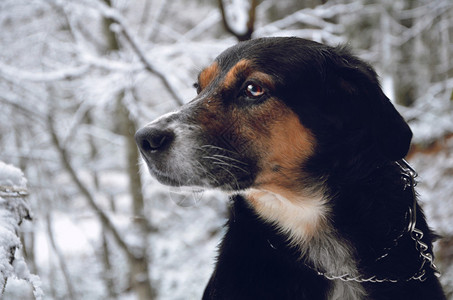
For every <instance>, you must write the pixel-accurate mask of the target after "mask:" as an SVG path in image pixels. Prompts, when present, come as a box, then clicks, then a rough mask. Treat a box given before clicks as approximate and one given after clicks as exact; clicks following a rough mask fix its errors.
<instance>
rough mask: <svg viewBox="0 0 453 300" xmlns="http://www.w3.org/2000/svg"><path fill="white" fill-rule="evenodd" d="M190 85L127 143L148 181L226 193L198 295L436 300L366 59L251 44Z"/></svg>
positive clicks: (401, 128) (383, 101)
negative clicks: (225, 209)
mask: <svg viewBox="0 0 453 300" xmlns="http://www.w3.org/2000/svg"><path fill="white" fill-rule="evenodd" d="M195 87H196V89H197V94H198V95H197V96H196V97H195V98H194V99H193V100H192V101H190V102H188V103H187V104H185V105H184V106H182V107H181V108H180V109H179V110H178V111H176V112H172V113H169V114H167V115H164V116H162V117H160V118H158V119H157V120H155V121H154V122H152V123H150V124H148V125H146V126H145V127H143V128H142V129H140V130H138V131H137V133H136V135H135V138H136V141H137V144H138V147H139V149H140V152H141V155H142V157H143V159H144V161H145V162H146V164H147V166H148V169H149V171H150V173H151V174H152V175H153V176H154V177H155V178H157V180H158V181H160V182H161V183H163V184H166V185H170V186H190V187H197V188H207V189H220V190H222V191H225V192H227V193H229V194H230V196H231V197H230V200H231V211H230V216H229V220H228V222H227V224H226V227H227V230H226V234H225V236H224V238H223V240H222V242H221V243H220V246H219V253H218V257H217V262H216V266H215V270H214V272H213V274H212V276H211V278H210V280H209V283H208V284H207V287H206V289H205V291H204V295H203V299H205V300H207V299H228V300H237V299H248V300H249V299H260V300H263V299H310V300H314V299H349V300H355V299H374V300H378V299H398V300H401V299H430V300H433V299H445V296H444V293H443V291H442V288H441V285H440V283H439V280H438V278H437V276H436V275H437V274H438V273H437V269H436V266H435V265H434V262H433V256H432V253H433V247H432V242H433V241H434V239H435V238H436V236H435V234H434V233H433V232H432V231H431V230H430V229H429V227H428V225H427V223H426V220H425V217H424V214H423V211H422V209H421V208H420V206H419V205H418V203H417V200H416V194H415V191H414V187H415V179H414V178H415V175H416V173H415V171H414V170H413V169H412V168H411V167H410V166H409V165H408V164H407V163H406V162H405V161H404V160H403V159H404V157H405V156H406V154H407V153H408V150H409V146H410V141H411V138H412V132H411V129H410V128H409V126H408V124H407V123H406V122H405V121H404V119H403V118H402V116H401V115H400V114H399V113H398V112H397V110H396V109H395V108H394V106H393V105H392V104H391V102H390V101H389V99H388V98H387V97H386V96H385V95H384V93H383V91H382V90H381V88H380V85H379V81H378V78H377V75H376V73H375V71H374V70H373V68H372V67H371V66H370V65H368V64H367V63H365V62H363V61H362V60H360V59H359V58H357V57H356V56H354V55H353V54H351V52H350V50H349V49H347V48H346V47H342V46H340V47H330V46H327V45H323V44H320V43H316V42H313V41H308V40H304V39H300V38H296V37H280V38H277V37H274V38H260V39H255V40H251V41H246V42H241V43H239V44H237V45H235V46H233V47H231V48H229V49H227V50H226V51H224V52H223V53H222V54H220V55H219V56H218V57H217V58H216V59H215V61H214V62H213V63H212V64H211V65H210V66H208V67H207V68H205V69H204V70H203V71H202V72H201V73H200V74H199V76H198V81H197V83H196V84H195Z"/></svg>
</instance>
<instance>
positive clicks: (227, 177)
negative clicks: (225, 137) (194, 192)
mask: <svg viewBox="0 0 453 300" xmlns="http://www.w3.org/2000/svg"><path fill="white" fill-rule="evenodd" d="M173 150H174V149H173ZM228 151H229V150H227V149H224V148H220V147H217V146H209V147H193V148H192V149H185V152H186V153H183V154H181V152H182V150H181V149H179V151H171V150H167V152H166V153H165V154H164V155H159V154H158V153H152V154H150V153H149V152H148V153H144V152H143V151H142V149H141V150H140V152H141V155H142V158H143V160H144V161H145V163H146V165H147V167H148V170H149V172H150V174H151V175H152V176H153V177H154V178H156V179H157V181H159V182H160V183H162V184H164V185H167V186H172V187H191V188H201V189H218V190H222V191H225V192H236V191H241V190H244V189H247V188H249V187H250V186H251V185H252V184H253V182H254V175H253V173H254V172H252V169H253V168H252V167H251V164H250V163H246V162H244V161H243V159H240V158H238V157H236V156H235V157H232V155H231V153H229V152H228ZM174 153H178V155H175V154H174ZM161 154H163V153H161Z"/></svg>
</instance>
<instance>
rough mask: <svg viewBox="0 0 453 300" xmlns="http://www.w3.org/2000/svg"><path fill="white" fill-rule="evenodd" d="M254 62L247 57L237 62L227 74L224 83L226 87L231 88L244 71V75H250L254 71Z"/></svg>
mask: <svg viewBox="0 0 453 300" xmlns="http://www.w3.org/2000/svg"><path fill="white" fill-rule="evenodd" d="M251 68H252V62H251V61H250V60H247V59H242V60H240V61H239V62H238V63H236V64H235V65H234V66H233V67H232V68H231V69H230V70H229V71H228V73H227V74H226V75H225V79H224V81H223V85H224V86H225V88H231V87H233V85H234V84H235V82H236V80H237V78H238V75H239V74H240V73H242V74H243V75H244V76H248V75H249V73H251V71H252V69H251Z"/></svg>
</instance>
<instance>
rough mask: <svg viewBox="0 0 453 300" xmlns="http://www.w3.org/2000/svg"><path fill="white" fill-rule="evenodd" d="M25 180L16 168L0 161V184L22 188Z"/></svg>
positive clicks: (25, 182) (12, 187)
mask: <svg viewBox="0 0 453 300" xmlns="http://www.w3.org/2000/svg"><path fill="white" fill-rule="evenodd" d="M26 184H27V180H26V179H25V177H24V174H23V173H22V171H21V170H19V169H18V168H16V167H14V166H12V165H9V164H5V163H4V162H2V161H0V186H4V187H10V188H11V189H24V188H25V186H26Z"/></svg>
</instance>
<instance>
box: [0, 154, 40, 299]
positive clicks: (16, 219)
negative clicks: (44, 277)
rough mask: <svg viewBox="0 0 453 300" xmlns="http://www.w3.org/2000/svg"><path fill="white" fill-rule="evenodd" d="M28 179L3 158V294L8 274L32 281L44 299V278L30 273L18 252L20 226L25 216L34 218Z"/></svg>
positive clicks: (0, 278) (0, 254) (0, 246)
mask: <svg viewBox="0 0 453 300" xmlns="http://www.w3.org/2000/svg"><path fill="white" fill-rule="evenodd" d="M26 182H27V181H26V180H25V178H24V175H23V174H22V172H21V171H20V170H19V169H17V168H16V167H14V166H12V165H8V164H5V163H4V162H2V161H0V296H2V295H3V294H4V292H5V289H6V286H7V282H8V278H10V277H16V278H18V279H20V280H24V281H26V282H29V283H30V284H31V285H32V287H33V293H34V296H35V299H41V298H42V296H43V292H42V290H41V287H40V285H41V280H40V279H39V277H38V276H36V275H33V274H30V271H29V270H28V267H27V265H26V263H25V261H24V259H23V258H22V257H21V256H20V255H18V253H17V252H18V251H17V250H18V249H20V248H21V247H22V243H21V241H20V238H19V236H18V229H19V226H20V225H21V224H22V222H23V221H24V220H31V217H30V208H29V207H28V204H27V203H26V202H25V200H24V197H25V196H26V195H27V188H26ZM0 298H1V297H0Z"/></svg>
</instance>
